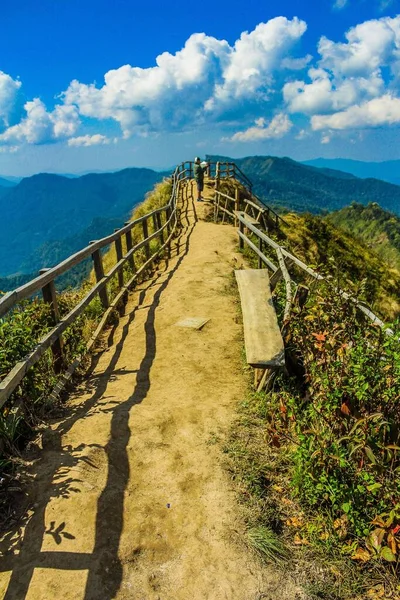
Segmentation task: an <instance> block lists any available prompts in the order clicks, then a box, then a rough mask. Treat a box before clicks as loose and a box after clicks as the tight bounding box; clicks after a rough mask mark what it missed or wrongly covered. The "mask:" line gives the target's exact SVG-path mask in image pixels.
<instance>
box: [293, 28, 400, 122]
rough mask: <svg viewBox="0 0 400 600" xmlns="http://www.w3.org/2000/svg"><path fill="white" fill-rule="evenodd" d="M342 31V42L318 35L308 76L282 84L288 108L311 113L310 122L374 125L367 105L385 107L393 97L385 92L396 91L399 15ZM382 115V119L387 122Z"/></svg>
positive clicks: (399, 73)
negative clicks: (314, 60)
mask: <svg viewBox="0 0 400 600" xmlns="http://www.w3.org/2000/svg"><path fill="white" fill-rule="evenodd" d="M345 37H346V42H333V41H332V40H329V39H328V38H326V37H324V36H323V37H321V39H320V41H319V44H318V52H319V54H320V60H319V61H318V63H317V65H316V66H313V67H311V68H310V69H309V70H308V81H306V80H303V79H296V80H294V81H290V82H287V83H286V84H285V85H284V88H283V96H284V100H285V102H286V104H287V109H288V111H289V113H292V114H294V113H301V114H306V115H308V116H310V117H311V124H312V127H313V128H318V129H321V128H322V123H325V124H328V123H331V122H332V123H336V125H335V126H334V127H333V128H335V129H336V128H339V127H340V128H343V129H345V128H346V125H345V124H346V123H347V127H349V128H351V127H354V126H357V127H362V126H365V127H370V126H374V125H373V122H374V118H377V117H374V118H372V117H371V114H370V112H371V110H372V109H371V107H374V106H380V107H381V108H382V109H383V107H385V110H386V109H387V106H388V104H391V101H388V100H387V99H386V100H384V98H387V97H390V98H392V96H395V95H396V94H397V93H398V92H400V16H397V17H395V18H389V17H385V18H381V19H373V20H370V21H366V22H364V23H361V24H359V25H357V26H355V27H353V28H351V29H350V30H349V31H348V32H347V33H346V36H345ZM388 94H389V96H387V95H388ZM375 100H376V102H374V101H375ZM392 100H393V98H392ZM336 114H337V118H336V117H335V116H334V115H336ZM345 115H346V116H345ZM355 115H357V118H356V117H355ZM385 115H386V113H385ZM385 115H383V116H382V118H381V121H382V124H390V123H391V121H390V119H388V118H387V115H386V116H385ZM363 117H364V122H362V119H363ZM355 122H357V125H354V124H353V123H355ZM339 124H340V126H339ZM326 126H328V125H326Z"/></svg>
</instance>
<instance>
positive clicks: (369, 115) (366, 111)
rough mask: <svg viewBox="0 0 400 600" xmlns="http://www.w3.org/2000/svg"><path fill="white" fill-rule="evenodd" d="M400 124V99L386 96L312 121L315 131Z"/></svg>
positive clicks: (315, 117) (316, 117) (318, 116)
mask: <svg viewBox="0 0 400 600" xmlns="http://www.w3.org/2000/svg"><path fill="white" fill-rule="evenodd" d="M398 123H400V98H394V97H393V96H391V95H390V94H386V95H384V96H382V97H381V98H374V99H373V100H370V101H369V102H366V103H364V104H362V105H357V106H351V107H349V108H348V109H346V110H344V111H341V112H337V113H335V114H333V115H315V116H314V117H312V119H311V126H312V128H313V129H314V130H320V129H357V128H363V127H382V126H384V125H394V124H398Z"/></svg>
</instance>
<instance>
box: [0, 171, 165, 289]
mask: <svg viewBox="0 0 400 600" xmlns="http://www.w3.org/2000/svg"><path fill="white" fill-rule="evenodd" d="M163 176H164V174H162V173H158V172H155V171H152V170H150V169H124V170H122V171H119V172H117V173H103V174H91V175H85V176H83V177H78V178H75V179H69V178H67V177H62V176H60V175H49V174H40V175H35V176H33V177H29V178H25V179H23V180H22V181H21V182H20V183H19V184H18V185H17V186H15V187H12V188H0V190H3V191H0V211H1V215H2V219H1V221H0V264H1V271H0V276H2V277H3V278H4V277H5V276H8V275H18V274H21V273H22V274H23V273H32V272H34V271H35V270H37V269H39V268H41V267H49V266H52V265H54V264H55V263H56V262H58V261H60V260H62V259H63V258H65V257H66V256H69V255H70V254H72V253H73V252H75V251H77V250H78V249H79V248H82V247H83V246H85V245H86V244H87V243H88V242H89V241H90V240H92V239H96V238H98V237H102V236H104V235H106V234H107V233H109V232H111V231H112V230H113V228H115V227H118V226H121V225H122V224H123V222H124V220H125V219H126V218H127V217H128V215H129V214H130V212H131V210H132V207H134V206H135V205H137V204H138V203H139V202H141V201H142V200H143V198H144V196H145V194H146V192H147V191H149V190H150V189H151V188H152V187H153V186H154V184H155V183H157V182H158V181H160V180H161V179H162V178H163ZM4 190H6V191H4ZM10 285H11V286H12V283H11V282H10ZM3 289H4V286H3Z"/></svg>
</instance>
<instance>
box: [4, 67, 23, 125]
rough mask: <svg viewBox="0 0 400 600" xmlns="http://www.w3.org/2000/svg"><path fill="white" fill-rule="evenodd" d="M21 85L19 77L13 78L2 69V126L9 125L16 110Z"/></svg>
mask: <svg viewBox="0 0 400 600" xmlns="http://www.w3.org/2000/svg"><path fill="white" fill-rule="evenodd" d="M20 87H21V82H20V81H19V80H18V79H13V78H12V77H10V75H7V73H4V72H3V71H0V126H1V125H2V126H3V127H8V126H9V125H10V117H11V115H12V113H13V111H14V108H15V105H16V101H17V95H18V92H19V89H20Z"/></svg>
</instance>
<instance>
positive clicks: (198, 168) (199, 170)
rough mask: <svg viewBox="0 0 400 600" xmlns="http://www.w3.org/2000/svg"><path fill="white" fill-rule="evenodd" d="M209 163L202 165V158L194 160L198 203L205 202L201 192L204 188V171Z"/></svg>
mask: <svg viewBox="0 0 400 600" xmlns="http://www.w3.org/2000/svg"><path fill="white" fill-rule="evenodd" d="M207 167H208V165H207V163H203V164H202V163H201V161H200V158H199V157H198V156H196V158H195V159H194V167H193V173H194V180H195V182H196V185H197V202H203V198H202V197H201V192H202V191H203V188H204V171H205V170H206V169H207Z"/></svg>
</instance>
